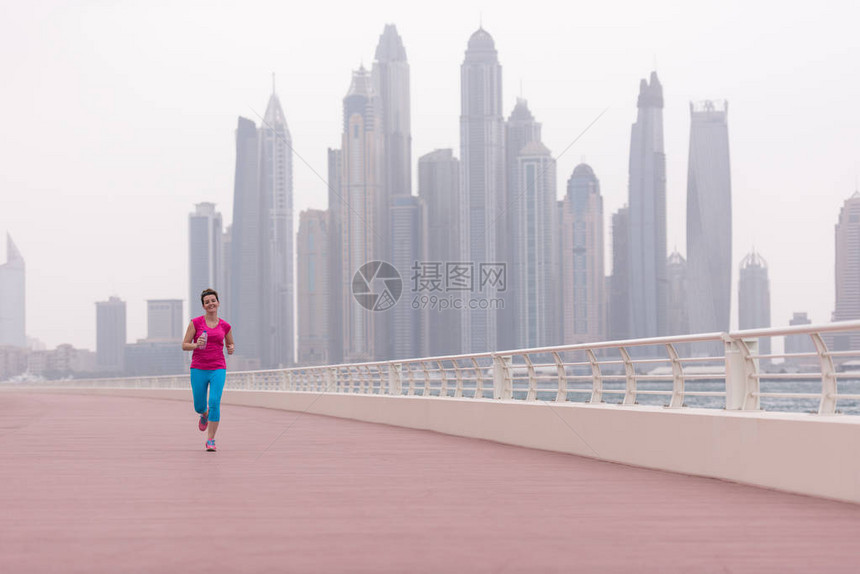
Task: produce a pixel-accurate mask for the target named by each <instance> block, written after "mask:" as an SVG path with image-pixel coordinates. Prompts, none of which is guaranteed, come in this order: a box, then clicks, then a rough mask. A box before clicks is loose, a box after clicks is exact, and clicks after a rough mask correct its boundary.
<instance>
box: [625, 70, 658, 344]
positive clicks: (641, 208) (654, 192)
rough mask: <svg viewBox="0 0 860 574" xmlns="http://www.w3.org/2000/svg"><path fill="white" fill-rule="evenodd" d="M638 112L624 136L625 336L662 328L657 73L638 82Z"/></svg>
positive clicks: (643, 334)
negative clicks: (627, 146)
mask: <svg viewBox="0 0 860 574" xmlns="http://www.w3.org/2000/svg"><path fill="white" fill-rule="evenodd" d="M638 108H639V112H638V115H637V118H636V123H634V124H633V127H632V130H631V136H630V187H629V190H628V191H629V206H630V207H629V212H628V215H629V222H630V231H629V233H630V235H629V241H628V249H629V250H630V255H629V261H628V263H629V265H630V275H629V287H628V288H629V293H630V319H631V322H630V336H631V337H633V338H637V339H638V338H645V337H656V336H658V335H663V334H665V332H666V318H667V314H666V305H667V291H666V286H667V284H666V154H665V153H664V151H663V87H662V86H661V85H660V81H659V80H658V79H657V73H656V72H651V81H650V83H649V82H648V81H646V80H644V79H643V80H642V82H641V83H640V85H639V100H638Z"/></svg>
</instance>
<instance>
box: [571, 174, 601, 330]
mask: <svg viewBox="0 0 860 574" xmlns="http://www.w3.org/2000/svg"><path fill="white" fill-rule="evenodd" d="M561 221H562V231H561V238H562V241H561V268H562V273H563V276H562V277H563V278H562V281H561V284H562V285H563V286H564V291H563V293H564V294H563V295H562V309H563V313H564V321H563V328H562V335H563V340H562V341H561V342H562V343H563V344H571V343H591V342H595V341H603V340H605V339H606V332H607V329H606V289H605V285H606V279H605V277H604V271H603V197H602V196H601V195H600V181H599V180H598V179H597V176H596V175H594V170H592V169H591V166H589V165H587V164H584V163H581V164H579V165H578V166H576V168H574V170H573V173H572V174H571V176H570V179H568V180H567V195H565V198H564V201H563V202H562V215H561Z"/></svg>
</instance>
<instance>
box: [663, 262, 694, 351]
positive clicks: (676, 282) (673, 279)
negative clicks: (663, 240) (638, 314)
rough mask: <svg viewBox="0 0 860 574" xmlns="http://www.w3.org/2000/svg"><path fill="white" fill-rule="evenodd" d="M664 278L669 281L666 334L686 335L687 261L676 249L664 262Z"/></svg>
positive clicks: (687, 328)
mask: <svg viewBox="0 0 860 574" xmlns="http://www.w3.org/2000/svg"><path fill="white" fill-rule="evenodd" d="M666 279H667V281H668V283H669V292H668V300H669V304H668V307H667V313H668V314H669V316H668V317H667V318H666V334H667V335H673V336H674V335H686V334H687V333H689V332H690V320H689V318H688V315H687V293H688V288H687V261H686V259H684V257H683V256H682V255H681V254H680V253H678V252H677V251H673V252H672V254H671V255H669V261H668V262H667V263H666Z"/></svg>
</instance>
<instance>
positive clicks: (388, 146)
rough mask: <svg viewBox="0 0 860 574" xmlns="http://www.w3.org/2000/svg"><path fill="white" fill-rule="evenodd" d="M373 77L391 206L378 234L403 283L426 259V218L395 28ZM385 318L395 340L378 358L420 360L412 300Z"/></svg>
mask: <svg viewBox="0 0 860 574" xmlns="http://www.w3.org/2000/svg"><path fill="white" fill-rule="evenodd" d="M371 75H372V76H373V92H374V97H375V98H376V99H377V100H378V106H379V107H378V109H379V118H378V123H379V126H378V130H379V133H380V136H381V140H382V147H381V148H380V152H381V153H380V155H379V159H380V162H381V170H382V172H383V176H382V186H381V188H382V191H383V193H384V195H385V196H387V197H388V202H389V203H388V217H389V219H388V221H387V222H385V223H386V226H387V227H385V228H382V227H380V228H379V229H378V230H377V231H378V232H380V233H386V231H385V229H387V236H385V239H386V241H385V242H384V245H383V246H382V247H383V249H382V251H380V253H379V258H380V259H381V260H384V261H388V262H389V263H391V264H392V265H394V267H395V268H396V269H397V270H398V271H399V273H400V275H401V279H403V278H405V277H408V275H409V273H410V271H409V270H410V268H411V267H412V265H413V263H414V262H415V261H416V260H418V259H419V256H420V252H421V245H420V243H421V231H420V229H421V217H422V214H421V207H420V202H419V201H418V200H417V198H415V197H413V196H412V133H411V112H410V96H409V63H408V62H407V60H406V49H405V48H404V47H403V41H402V40H401V38H400V35H399V34H398V33H397V28H396V27H395V26H394V25H393V24H387V25H386V26H385V29H384V30H383V32H382V35H381V36H380V37H379V44H378V45H377V47H376V57H375V61H374V63H373V70H372V72H371ZM405 282H406V281H404V283H405ZM404 299H405V297H404ZM384 315H385V316H384V317H382V316H380V317H376V320H377V321H378V322H379V321H383V320H385V321H386V328H387V329H388V332H389V333H390V336H388V337H384V338H383V339H380V338H379V336H377V340H378V342H379V343H378V344H377V348H376V356H377V358H380V359H385V358H407V357H415V356H418V355H419V354H420V347H421V343H422V341H421V336H420V333H421V324H420V323H421V321H420V313H418V312H416V311H415V310H414V309H412V307H411V306H410V301H406V300H403V301H400V303H399V304H396V305H394V307H392V308H391V309H390V310H388V311H386V312H385V313H384ZM377 335H379V332H378V331H377Z"/></svg>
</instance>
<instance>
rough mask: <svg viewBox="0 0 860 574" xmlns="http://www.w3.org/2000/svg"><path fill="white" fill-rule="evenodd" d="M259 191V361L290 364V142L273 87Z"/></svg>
mask: <svg viewBox="0 0 860 574" xmlns="http://www.w3.org/2000/svg"><path fill="white" fill-rule="evenodd" d="M259 138H260V191H261V195H262V200H263V214H264V215H265V221H264V227H263V228H262V229H261V231H262V232H263V233H265V235H264V236H263V242H262V243H263V248H264V250H263V254H264V260H265V261H266V265H264V266H263V269H262V271H263V285H264V289H266V290H267V291H266V292H265V293H264V298H263V319H264V322H263V324H262V325H261V327H262V328H263V329H264V331H263V333H262V339H263V345H262V346H261V351H262V356H261V360H262V364H263V366H266V367H281V366H289V365H291V364H292V363H293V361H294V360H295V357H294V352H293V349H294V337H295V333H294V331H295V322H294V316H293V304H294V302H295V301H294V292H293V288H294V279H293V256H294V254H295V252H294V251H293V144H292V137H291V136H290V130H289V128H288V127H287V121H286V118H285V117H284V111H283V109H282V108H281V102H280V101H279V100H278V96H277V94H276V93H275V92H274V89H273V90H272V95H271V97H270V98H269V104H268V105H267V106H266V113H265V115H264V117H263V124H262V125H261V126H260V136H259Z"/></svg>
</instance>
